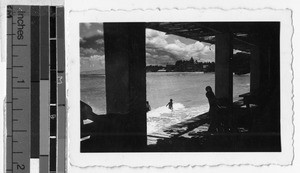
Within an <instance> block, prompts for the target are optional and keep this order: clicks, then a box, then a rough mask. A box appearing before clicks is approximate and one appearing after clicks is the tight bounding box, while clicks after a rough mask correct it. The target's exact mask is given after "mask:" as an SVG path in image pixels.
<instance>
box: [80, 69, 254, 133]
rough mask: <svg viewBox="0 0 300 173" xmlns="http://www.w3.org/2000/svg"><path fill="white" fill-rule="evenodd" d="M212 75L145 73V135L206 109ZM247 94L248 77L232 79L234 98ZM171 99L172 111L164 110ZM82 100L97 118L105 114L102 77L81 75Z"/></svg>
mask: <svg viewBox="0 0 300 173" xmlns="http://www.w3.org/2000/svg"><path fill="white" fill-rule="evenodd" d="M214 83H215V75H214V73H200V72H172V73H166V72H153V73H147V101H149V104H150V106H151V111H149V112H148V113H147V133H148V134H150V133H153V132H156V131H158V130H160V129H162V128H166V127H168V126H171V125H173V124H176V123H179V122H182V121H184V120H187V119H189V118H192V117H195V116H197V115H199V114H202V113H205V112H207V111H208V109H209V105H208V101H207V98H206V96H205V93H206V91H205V87H206V86H211V87H212V88H213V90H214V87H215V85H214ZM249 91H250V75H249V74H247V75H241V76H237V75H234V77H233V97H234V99H238V95H240V94H243V93H246V92H249ZM170 99H173V108H174V109H173V111H171V110H170V109H168V108H167V107H166V104H167V103H168V102H169V100H170ZM81 100H83V101H84V102H86V103H87V104H89V105H90V106H91V107H92V108H93V111H94V112H95V113H96V114H102V115H103V114H105V113H106V101H105V75H98V74H82V75H81Z"/></svg>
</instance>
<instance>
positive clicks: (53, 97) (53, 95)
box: [50, 6, 57, 171]
mask: <svg viewBox="0 0 300 173" xmlns="http://www.w3.org/2000/svg"><path fill="white" fill-rule="evenodd" d="M56 43H57V42H56V7H54V6H51V7H50V171H56V136H57V131H56V127H57V118H56V117H57V116H56V115H57V52H56V49H57V46H56Z"/></svg>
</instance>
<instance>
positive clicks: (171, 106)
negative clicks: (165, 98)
mask: <svg viewBox="0 0 300 173" xmlns="http://www.w3.org/2000/svg"><path fill="white" fill-rule="evenodd" d="M166 106H169V109H171V110H172V111H173V100H172V99H170V102H169V103H168V104H167V105H166Z"/></svg>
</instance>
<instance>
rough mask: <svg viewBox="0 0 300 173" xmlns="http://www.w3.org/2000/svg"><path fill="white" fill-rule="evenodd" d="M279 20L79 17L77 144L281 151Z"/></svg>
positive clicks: (108, 148) (93, 148)
mask: <svg viewBox="0 0 300 173" xmlns="http://www.w3.org/2000/svg"><path fill="white" fill-rule="evenodd" d="M280 26H281V24H280V22H279V21H277V22H276V21H251V22H250V21H242V22H241V21H239V22H234V21H228V22H213V21H212V22H115V23H114V22H112V23H106V22H104V23H94V22H93V23H88V22H86V23H80V24H79V26H78V27H79V33H80V36H79V38H80V39H79V40H78V44H79V46H80V100H78V102H80V133H81V134H80V152H82V153H85V152H281V150H282V149H281V133H280V130H281V129H280V128H281V119H280V117H281V116H283V115H281V113H280V108H281V107H280V105H281V101H280V89H281V87H282V86H281V85H280V58H281V57H280V29H281V28H280Z"/></svg>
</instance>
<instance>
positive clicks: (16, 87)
mask: <svg viewBox="0 0 300 173" xmlns="http://www.w3.org/2000/svg"><path fill="white" fill-rule="evenodd" d="M7 10H8V11H7V14H8V16H7V32H8V33H7V34H8V35H7V59H8V61H7V67H10V68H12V69H11V70H10V71H9V72H8V73H7V79H8V81H9V82H8V83H7V88H8V89H7V96H8V100H11V104H10V106H7V108H9V109H10V112H8V113H7V121H8V122H9V123H7V126H11V127H10V128H7V129H11V130H10V132H8V133H9V134H10V133H11V137H9V139H8V140H7V141H8V142H7V148H9V149H8V151H9V153H7V163H8V164H7V170H11V172H29V170H30V163H29V162H30V141H29V139H30V117H29V115H30V106H29V105H28V104H29V103H30V102H28V100H30V97H31V96H30V94H31V93H30V90H29V88H30V87H28V86H24V84H25V85H26V84H27V82H25V81H30V68H31V66H30V56H31V52H30V49H29V46H28V45H29V44H30V37H31V33H30V23H31V20H30V10H31V9H30V6H17V5H16V6H7ZM19 55H22V57H24V58H18V57H19ZM20 68H22V71H20V70H17V69H20ZM14 79H19V80H17V81H16V80H14ZM9 92H10V93H9ZM16 111H18V113H19V112H20V113H21V114H22V116H19V117H18V118H17V120H18V122H19V123H13V122H15V121H16V118H14V114H15V112H16ZM9 140H11V144H10V145H9V144H8V143H9ZM17 153H18V154H17ZM9 162H10V163H9Z"/></svg>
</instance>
